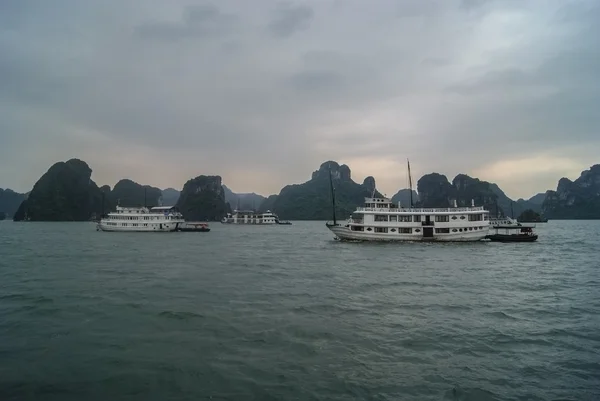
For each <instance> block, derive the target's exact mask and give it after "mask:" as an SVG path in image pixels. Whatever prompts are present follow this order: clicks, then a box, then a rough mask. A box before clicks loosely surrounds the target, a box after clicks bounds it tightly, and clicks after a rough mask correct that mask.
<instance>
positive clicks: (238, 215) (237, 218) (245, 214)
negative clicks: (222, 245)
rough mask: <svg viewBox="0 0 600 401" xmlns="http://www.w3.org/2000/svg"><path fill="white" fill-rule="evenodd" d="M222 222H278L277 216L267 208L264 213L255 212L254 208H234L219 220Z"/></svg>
mask: <svg viewBox="0 0 600 401" xmlns="http://www.w3.org/2000/svg"><path fill="white" fill-rule="evenodd" d="M221 223H223V224H261V225H270V224H279V217H278V216H277V215H276V214H275V213H272V212H271V211H270V210H267V211H266V212H264V213H257V212H255V211H254V210H234V211H233V213H227V215H226V216H225V217H223V219H222V220H221Z"/></svg>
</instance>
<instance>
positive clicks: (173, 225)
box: [96, 206, 185, 232]
mask: <svg viewBox="0 0 600 401" xmlns="http://www.w3.org/2000/svg"><path fill="white" fill-rule="evenodd" d="M183 223H185V220H184V219H183V216H182V214H181V213H180V212H179V210H178V209H177V208H176V207H174V206H157V207H153V208H151V209H148V208H147V207H121V206H117V210H116V211H115V212H111V213H108V214H107V215H106V216H104V217H102V218H101V219H100V222H99V223H98V225H97V226H96V229H97V230H99V231H124V232H171V231H177V230H178V228H179V226H180V225H182V224H183Z"/></svg>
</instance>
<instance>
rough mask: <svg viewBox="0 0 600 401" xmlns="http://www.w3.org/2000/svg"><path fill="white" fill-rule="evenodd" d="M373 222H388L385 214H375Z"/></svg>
mask: <svg viewBox="0 0 600 401" xmlns="http://www.w3.org/2000/svg"><path fill="white" fill-rule="evenodd" d="M375 221H388V217H387V215H385V214H376V215H375Z"/></svg>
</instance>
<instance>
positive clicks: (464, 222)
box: [326, 163, 490, 242]
mask: <svg viewBox="0 0 600 401" xmlns="http://www.w3.org/2000/svg"><path fill="white" fill-rule="evenodd" d="M408 180H409V186H410V191H411V202H410V203H411V207H408V208H403V207H401V206H400V203H398V205H395V204H394V203H393V202H392V201H391V199H388V198H385V197H384V198H377V197H375V196H374V195H373V196H372V197H371V198H365V205H364V207H359V208H357V209H356V210H355V211H354V213H353V214H352V216H351V217H350V218H349V219H348V220H347V221H346V222H344V223H342V224H338V223H337V221H336V218H335V189H334V187H333V180H332V178H331V171H330V172H329V184H330V186H331V202H332V206H333V223H330V222H327V223H326V226H327V228H329V229H330V230H331V231H332V232H333V233H334V234H335V236H336V238H337V239H340V240H346V241H448V242H450V241H463V242H464V241H480V240H483V239H485V238H486V236H487V235H488V234H489V229H490V221H489V211H487V210H485V209H484V208H483V206H475V204H474V201H473V200H471V207H457V205H456V201H454V207H448V208H416V207H412V203H413V202H412V178H411V175H410V163H408ZM373 193H375V190H373Z"/></svg>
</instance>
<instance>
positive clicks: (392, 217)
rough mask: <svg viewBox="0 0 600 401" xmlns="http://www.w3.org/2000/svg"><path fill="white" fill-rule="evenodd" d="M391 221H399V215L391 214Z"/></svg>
mask: <svg viewBox="0 0 600 401" xmlns="http://www.w3.org/2000/svg"><path fill="white" fill-rule="evenodd" d="M390 221H398V216H390Z"/></svg>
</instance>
